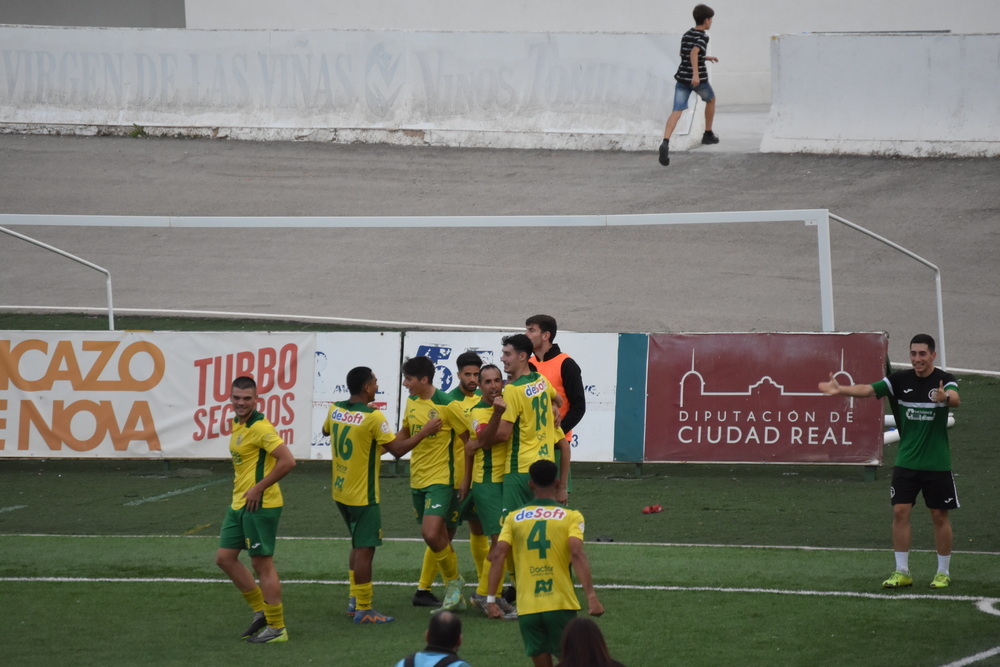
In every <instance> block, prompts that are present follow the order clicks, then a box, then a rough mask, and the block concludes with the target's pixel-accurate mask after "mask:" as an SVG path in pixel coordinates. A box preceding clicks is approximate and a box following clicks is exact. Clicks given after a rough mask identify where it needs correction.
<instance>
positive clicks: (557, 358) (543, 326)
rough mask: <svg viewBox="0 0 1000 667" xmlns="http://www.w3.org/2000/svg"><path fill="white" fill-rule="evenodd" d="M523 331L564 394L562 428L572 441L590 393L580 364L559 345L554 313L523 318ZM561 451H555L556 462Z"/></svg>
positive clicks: (538, 363) (536, 360) (539, 363)
mask: <svg viewBox="0 0 1000 667" xmlns="http://www.w3.org/2000/svg"><path fill="white" fill-rule="evenodd" d="M524 326H525V332H524V334H525V335H526V336H527V337H528V338H530V339H531V345H532V348H533V351H534V357H533V358H532V360H531V361H532V363H533V364H534V365H535V369H536V370H538V372H539V373H541V374H542V375H544V376H545V379H546V380H548V381H549V382H550V383H551V384H552V387H553V388H554V389H555V390H556V393H557V394H559V396H560V397H561V398H562V405H560V406H559V417H560V420H559V428H561V429H562V430H563V433H564V434H565V435H566V442H567V443H569V444H570V445H572V444H573V429H574V428H576V425H577V424H579V423H580V420H581V419H583V415H584V413H586V412H587V395H586V393H585V392H584V389H583V376H582V375H581V373H580V366H579V364H577V363H576V361H574V360H573V358H572V357H571V356H569V355H568V354H566V353H565V352H563V351H562V350H561V349H559V346H558V345H556V342H555V341H556V333H557V332H558V326H557V325H556V318H554V317H552V316H551V315H532V316H531V317H529V318H528V319H527V320H525V322H524ZM561 458H562V455H561V454H560V452H556V464H557V465H558V464H560V463H561ZM564 481H565V484H566V492H567V493H568V492H569V491H570V490H571V481H570V480H569V479H565V480H564Z"/></svg>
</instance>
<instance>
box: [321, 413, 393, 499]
mask: <svg viewBox="0 0 1000 667" xmlns="http://www.w3.org/2000/svg"><path fill="white" fill-rule="evenodd" d="M323 431H325V432H328V433H329V434H330V449H332V450H333V499H334V500H336V501H337V502H338V503H343V504H344V505H355V506H362V505H376V504H378V502H379V461H380V460H381V456H382V445H384V444H386V443H389V442H392V441H393V439H395V437H396V434H395V433H394V432H393V430H392V428H390V427H389V421H388V420H387V419H386V418H385V415H383V414H382V412H381V411H380V410H376V409H375V408H370V407H368V406H367V405H365V404H364V403H351V402H350V401H340V402H338V403H334V404H333V405H331V406H330V411H329V413H327V416H326V421H325V422H323Z"/></svg>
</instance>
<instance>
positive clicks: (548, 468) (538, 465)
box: [528, 459, 559, 489]
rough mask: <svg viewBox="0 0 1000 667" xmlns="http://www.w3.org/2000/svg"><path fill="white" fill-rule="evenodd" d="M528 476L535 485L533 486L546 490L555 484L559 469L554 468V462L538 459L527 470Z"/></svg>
mask: <svg viewBox="0 0 1000 667" xmlns="http://www.w3.org/2000/svg"><path fill="white" fill-rule="evenodd" d="M528 474H529V475H530V476H531V481H532V482H534V483H535V486H537V487H539V488H542V489H547V488H549V487H550V486H552V485H553V484H555V483H556V476H558V474H559V468H558V467H556V464H555V462H554V461H549V460H547V459H540V460H538V461H535V462H534V463H532V464H531V466H530V467H529V468H528Z"/></svg>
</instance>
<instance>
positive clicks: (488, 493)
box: [470, 482, 503, 535]
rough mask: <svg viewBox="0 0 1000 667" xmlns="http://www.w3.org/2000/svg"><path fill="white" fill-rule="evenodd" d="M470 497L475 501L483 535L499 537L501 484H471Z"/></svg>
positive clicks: (501, 503) (501, 505) (501, 498)
mask: <svg viewBox="0 0 1000 667" xmlns="http://www.w3.org/2000/svg"><path fill="white" fill-rule="evenodd" d="M470 495H471V496H472V499H473V500H474V501H475V504H476V513H477V514H478V515H479V521H480V523H482V524H483V535H499V534H500V527H501V523H500V514H501V510H503V482H473V483H472V493H471V494H470Z"/></svg>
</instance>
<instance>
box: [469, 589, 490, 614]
mask: <svg viewBox="0 0 1000 667" xmlns="http://www.w3.org/2000/svg"><path fill="white" fill-rule="evenodd" d="M469 606H470V607H472V608H473V609H479V610H481V611H482V612H483V613H484V614H485V613H486V596H485V595H480V594H479V593H473V594H472V595H470V596H469Z"/></svg>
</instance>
